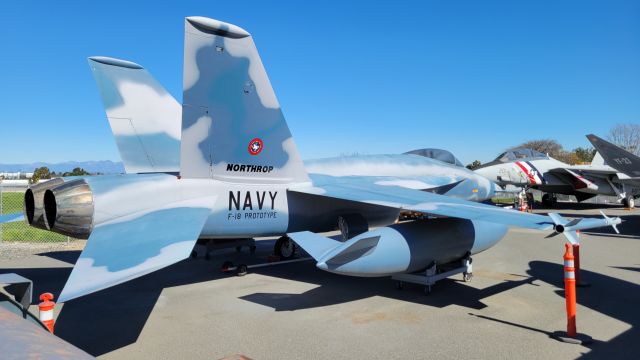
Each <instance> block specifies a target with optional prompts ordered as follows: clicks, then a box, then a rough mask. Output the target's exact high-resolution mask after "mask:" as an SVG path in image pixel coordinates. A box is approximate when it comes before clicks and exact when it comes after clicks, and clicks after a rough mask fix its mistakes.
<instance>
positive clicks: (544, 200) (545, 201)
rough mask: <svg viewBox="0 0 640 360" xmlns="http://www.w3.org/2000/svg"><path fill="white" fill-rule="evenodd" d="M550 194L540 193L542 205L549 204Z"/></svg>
mask: <svg viewBox="0 0 640 360" xmlns="http://www.w3.org/2000/svg"><path fill="white" fill-rule="evenodd" d="M550 198H551V196H550V195H549V194H543V195H542V205H544V206H547V207H549V206H551V200H550Z"/></svg>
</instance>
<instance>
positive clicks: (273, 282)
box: [0, 204, 640, 359]
mask: <svg viewBox="0 0 640 360" xmlns="http://www.w3.org/2000/svg"><path fill="white" fill-rule="evenodd" d="M560 206H561V209H559V210H558V211H559V212H560V213H561V214H563V215H566V216H596V215H597V214H598V210H596V209H595V208H590V207H589V205H586V206H585V205H575V204H561V205H560ZM605 212H606V213H607V214H608V215H611V216H622V217H623V219H624V220H626V221H625V223H623V224H622V225H620V230H621V234H620V235H618V234H615V233H613V231H612V230H610V229H602V230H597V231H591V232H588V233H583V234H582V235H581V241H582V246H581V256H582V258H581V261H582V272H581V276H582V279H583V280H584V281H586V282H589V283H590V284H591V286H590V287H586V288H578V292H577V296H578V310H577V311H578V312H577V323H578V331H579V332H581V333H585V334H588V335H590V336H591V337H593V339H594V342H593V343H592V344H590V345H587V346H582V345H572V344H566V343H561V342H558V341H556V340H554V339H552V338H550V336H549V335H550V334H551V333H553V332H554V331H558V330H565V329H566V313H565V302H564V297H563V294H564V290H563V286H564V285H563V268H562V256H563V253H564V240H563V237H561V236H558V237H554V238H545V236H546V235H547V234H546V233H542V232H537V231H531V230H522V229H512V230H510V231H509V233H508V234H507V236H506V237H505V238H504V239H503V240H502V241H501V242H500V243H499V244H498V245H496V246H495V247H493V248H491V249H489V250H487V251H485V252H484V253H482V254H478V255H475V256H474V258H473V260H474V261H473V266H474V278H473V280H472V281H471V282H468V283H465V282H462V281H461V279H462V276H461V275H457V276H455V277H453V278H451V279H447V280H443V281H441V282H439V283H438V284H436V285H435V286H434V287H433V291H432V293H431V294H430V295H426V294H425V292H424V290H423V287H421V286H419V285H410V284H408V285H405V287H404V289H403V290H397V289H396V288H395V283H394V282H393V281H392V280H391V279H389V278H352V277H345V276H339V275H333V274H330V273H327V272H324V271H321V270H318V269H316V268H315V263H314V262H313V261H303V262H298V263H293V264H281V265H277V266H270V267H262V268H256V269H251V270H250V271H249V274H248V275H246V276H242V277H239V276H234V275H230V274H225V273H222V272H221V271H220V266H221V264H222V263H223V262H224V261H225V260H230V261H232V262H234V263H236V264H237V263H247V264H257V263H262V262H265V261H266V258H267V256H268V255H269V253H270V252H271V249H272V246H273V243H274V241H273V240H262V241H258V243H257V244H258V249H257V253H256V254H255V255H250V254H249V253H248V251H246V250H243V251H242V252H241V253H236V252H235V250H233V249H231V250H221V251H218V252H216V253H215V255H214V256H213V258H212V259H211V260H209V261H206V260H204V259H196V260H193V259H189V260H185V261H183V262H180V263H178V264H176V265H174V266H171V267H168V268H166V269H163V270H161V271H158V272H155V273H153V274H150V275H148V276H145V277H142V278H139V279H136V280H133V281H130V282H128V283H125V284H122V285H119V286H116V287H113V288H110V289H107V290H105V291H101V292H98V293H95V294H92V295H89V296H86V297H83V298H80V299H76V300H72V301H70V302H69V303H67V304H60V305H59V306H58V307H57V310H58V312H57V314H56V315H57V321H56V334H57V335H58V336H60V337H61V338H63V339H65V340H67V341H68V342H70V343H71V344H73V345H75V346H77V347H79V348H80V349H83V350H84V351H86V352H88V353H89V354H91V355H94V356H97V357H99V358H103V359H178V358H186V359H220V358H224V357H229V356H233V355H236V354H240V355H244V356H246V357H249V358H252V359H389V358H393V359H424V358H441V359H442V358H443V359H459V358H473V359H476V358H484V359H513V358H519V359H541V358H549V359H550V358H553V359H574V358H594V359H597V358H604V357H607V358H618V359H620V358H629V359H637V358H638V356H639V355H638V354H639V353H640V309H638V305H639V304H640V210H635V211H625V210H622V209H621V208H619V207H608V208H606V209H605ZM78 255H79V251H77V250H72V251H53V252H46V253H40V254H37V255H33V256H29V257H25V258H21V259H9V260H0V272H8V271H10V272H17V273H19V274H21V275H23V276H25V277H27V278H30V279H32V280H33V281H34V285H35V289H34V299H37V295H38V294H40V293H41V292H44V291H50V292H53V293H54V294H59V293H60V290H61V289H62V286H63V285H64V282H65V280H66V278H67V276H68V275H69V273H70V270H71V266H72V264H73V263H74V262H75V260H76V259H77V257H78ZM34 303H37V300H36V301H34ZM32 310H33V311H37V308H36V307H35V306H32ZM0 341H2V340H0Z"/></svg>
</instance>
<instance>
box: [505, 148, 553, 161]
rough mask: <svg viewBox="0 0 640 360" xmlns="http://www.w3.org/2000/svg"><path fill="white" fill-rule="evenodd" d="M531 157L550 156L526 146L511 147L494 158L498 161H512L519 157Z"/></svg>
mask: <svg viewBox="0 0 640 360" xmlns="http://www.w3.org/2000/svg"><path fill="white" fill-rule="evenodd" d="M525 158H526V159H531V158H538V159H540V158H545V159H546V158H548V156H547V155H546V154H543V153H541V152H539V151H535V150H533V149H525V148H520V149H511V150H508V151H505V152H503V153H502V154H500V155H498V157H497V158H496V159H495V160H494V162H495V161H498V162H510V161H516V160H519V159H525Z"/></svg>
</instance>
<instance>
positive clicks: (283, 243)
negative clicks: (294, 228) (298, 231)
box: [273, 236, 296, 260]
mask: <svg viewBox="0 0 640 360" xmlns="http://www.w3.org/2000/svg"><path fill="white" fill-rule="evenodd" d="M273 253H274V254H276V256H278V257H279V258H280V260H290V259H293V257H294V256H295V255H296V244H295V243H294V242H293V240H291V239H290V238H289V237H288V236H282V237H280V238H279V239H278V240H277V241H276V244H275V245H274V247H273Z"/></svg>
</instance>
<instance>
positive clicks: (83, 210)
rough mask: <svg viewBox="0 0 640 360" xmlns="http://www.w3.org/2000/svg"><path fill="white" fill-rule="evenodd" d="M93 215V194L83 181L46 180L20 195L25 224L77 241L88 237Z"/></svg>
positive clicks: (91, 227) (91, 228)
mask: <svg viewBox="0 0 640 360" xmlns="http://www.w3.org/2000/svg"><path fill="white" fill-rule="evenodd" d="M93 212H94V203H93V193H92V191H91V188H90V187H89V184H87V182H86V181H85V180H84V179H77V180H72V181H69V182H65V181H64V180H63V179H60V178H58V179H53V180H49V181H47V182H45V183H42V184H38V185H35V186H33V187H31V188H29V189H28V190H27V191H26V192H25V195H24V218H25V221H26V222H27V223H28V224H29V225H31V226H33V227H35V228H39V229H44V230H50V231H53V232H57V233H59V234H62V235H66V236H71V237H74V238H78V239H87V238H89V235H90V234H91V231H92V230H93Z"/></svg>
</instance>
